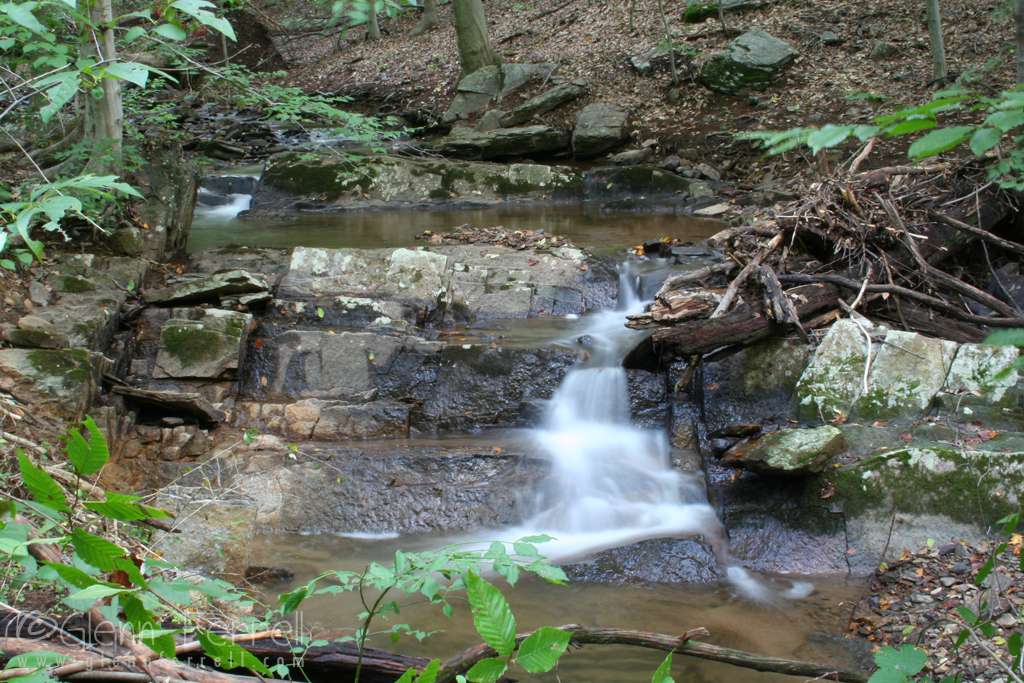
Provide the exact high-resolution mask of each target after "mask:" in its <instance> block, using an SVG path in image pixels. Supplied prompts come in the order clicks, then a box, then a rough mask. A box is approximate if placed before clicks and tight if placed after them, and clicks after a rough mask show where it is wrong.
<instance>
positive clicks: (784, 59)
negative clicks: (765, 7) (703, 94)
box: [700, 30, 797, 95]
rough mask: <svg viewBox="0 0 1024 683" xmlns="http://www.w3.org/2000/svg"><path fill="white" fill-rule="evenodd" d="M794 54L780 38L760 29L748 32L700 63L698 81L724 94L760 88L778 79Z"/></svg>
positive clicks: (794, 51)
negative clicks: (723, 49)
mask: <svg viewBox="0 0 1024 683" xmlns="http://www.w3.org/2000/svg"><path fill="white" fill-rule="evenodd" d="M796 54H797V53H796V50H794V49H793V48H792V47H791V46H790V45H789V43H787V42H785V41H783V40H779V39H778V38H775V37H773V36H770V35H768V34H767V33H765V32H764V31H760V30H754V31H748V32H747V33H744V34H743V35H741V36H740V37H738V38H736V39H735V40H733V41H732V43H730V44H729V49H728V50H726V51H724V52H718V53H716V54H714V55H712V56H711V57H710V58H709V59H708V60H707V62H705V63H704V66H703V68H702V69H701V71H700V82H701V83H703V84H704V85H705V86H707V87H708V88H709V89H711V90H714V91H715V92H720V93H723V94H727V95H734V94H737V93H739V92H742V91H744V90H748V89H759V88H763V87H765V86H766V85H768V84H769V83H771V82H772V81H774V80H775V79H776V78H778V76H779V75H780V74H781V73H782V70H783V69H784V68H785V67H786V66H787V65H788V64H789V63H790V62H791V61H793V58H794V57H795V56H796Z"/></svg>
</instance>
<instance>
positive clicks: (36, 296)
mask: <svg viewBox="0 0 1024 683" xmlns="http://www.w3.org/2000/svg"><path fill="white" fill-rule="evenodd" d="M52 293H53V292H51V291H50V288H49V287H47V286H46V285H44V284H43V283H42V282H40V281H39V280H32V282H30V283H29V284H28V298H29V300H31V301H32V303H33V304H35V305H36V306H45V305H46V304H48V303H49V302H50V295H51V294H52Z"/></svg>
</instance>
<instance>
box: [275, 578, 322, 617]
mask: <svg viewBox="0 0 1024 683" xmlns="http://www.w3.org/2000/svg"><path fill="white" fill-rule="evenodd" d="M314 587H315V586H314V582H313V581H310V582H309V583H308V584H306V585H305V586H299V587H298V588H296V589H295V590H293V591H289V592H288V593H281V594H280V595H279V596H277V600H278V602H279V603H281V613H282V614H291V613H292V612H294V611H295V610H296V609H298V607H299V605H301V604H302V601H303V600H305V599H306V598H308V597H309V595H310V594H311V593H312V592H313V589H314Z"/></svg>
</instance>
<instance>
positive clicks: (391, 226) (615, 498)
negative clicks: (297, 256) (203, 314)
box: [190, 194, 860, 683]
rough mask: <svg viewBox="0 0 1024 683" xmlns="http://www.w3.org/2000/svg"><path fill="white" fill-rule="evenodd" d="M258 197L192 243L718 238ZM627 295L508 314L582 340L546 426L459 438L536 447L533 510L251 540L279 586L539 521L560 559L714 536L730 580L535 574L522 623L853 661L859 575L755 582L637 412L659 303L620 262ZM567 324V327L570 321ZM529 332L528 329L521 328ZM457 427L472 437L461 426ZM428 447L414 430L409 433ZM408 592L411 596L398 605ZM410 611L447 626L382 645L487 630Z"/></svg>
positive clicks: (622, 665)
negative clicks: (558, 309) (686, 634)
mask: <svg viewBox="0 0 1024 683" xmlns="http://www.w3.org/2000/svg"><path fill="white" fill-rule="evenodd" d="M247 206H248V199H247V196H246V195H243V194H236V195H233V196H232V197H231V201H230V202H229V203H227V204H222V205H220V206H209V207H203V206H200V208H199V209H198V210H197V213H196V217H195V223H194V226H193V229H192V233H191V242H190V250H191V251H193V252H197V251H202V250H204V249H208V248H211V247H214V246H224V245H228V244H233V243H239V242H244V243H245V244H246V245H247V246H252V247H255V246H260V247H277V248H285V247H293V246H306V247H335V248H336V247H350V248H351V247H355V248H372V247H395V246H411V245H415V244H416V240H415V238H416V236H417V235H419V234H421V233H422V232H423V231H424V230H433V231H438V230H443V229H445V228H450V227H453V226H456V225H460V224H465V223H472V224H475V225H499V224H500V225H505V226H507V227H510V228H511V227H520V226H522V227H530V228H532V229H537V228H543V229H545V230H546V231H548V232H549V233H552V234H555V233H557V234H561V235H565V236H567V237H569V238H571V239H572V240H573V241H574V242H575V243H576V244H577V245H579V246H581V247H584V248H588V249H590V250H592V251H596V252H599V253H605V254H613V253H621V252H622V251H623V248H624V247H628V246H630V245H632V244H636V243H639V242H643V241H644V240H650V239H657V238H660V237H662V236H670V237H677V238H680V239H683V240H697V239H700V238H703V237H706V236H707V235H708V234H709V233H711V232H714V231H715V230H717V229H718V228H720V227H721V226H720V225H719V224H717V223H715V222H710V221H701V220H699V219H693V218H688V217H683V216H675V215H662V214H637V213H630V214H622V215H616V214H608V213H603V212H600V211H597V210H589V209H586V208H583V207H580V206H555V207H550V206H549V207H529V208H525V207H500V208H490V209H481V210H470V211H465V210H463V211H418V212H401V213H398V212H385V211H377V212H360V213H348V214H334V215H319V214H317V215H301V216H297V217H294V218H290V219H283V220H282V219H279V218H277V219H266V218H261V219H258V220H243V219H237V218H235V216H234V214H236V213H237V212H238V211H241V210H244V209H245V208H246V207H247ZM619 275H620V283H619V301H618V304H617V306H616V307H615V308H608V309H605V310H602V311H597V312H594V313H591V314H588V315H585V316H583V317H581V318H580V319H574V318H573V319H570V320H568V321H565V320H562V321H557V323H558V324H551V323H552V322H555V321H549V322H545V323H543V324H538V323H539V321H527V324H525V325H523V324H522V322H521V321H515V322H508V323H506V324H507V325H508V326H509V327H510V333H509V336H510V337H512V338H514V337H515V336H516V335H517V332H518V334H526V335H527V336H528V337H530V338H531V339H533V340H536V339H538V338H546V341H548V342H553V343H556V344H561V345H564V346H570V347H575V348H581V349H582V350H581V351H580V354H579V359H578V361H577V363H576V365H575V366H574V367H573V368H572V369H570V370H569V371H568V373H567V374H566V376H565V378H564V380H563V381H562V383H561V385H560V387H559V388H558V389H557V391H556V392H555V394H554V395H553V396H552V398H551V399H550V400H549V401H548V402H547V405H546V407H545V408H544V411H543V414H542V415H541V416H540V417H539V419H538V420H537V424H536V425H535V426H534V427H532V428H528V429H520V430H506V431H503V432H497V431H494V432H488V431H484V432H483V433H480V434H473V435H468V436H466V437H464V438H467V439H470V440H472V441H474V442H477V443H479V441H480V440H482V441H483V442H485V443H487V444H493V446H492V447H493V448H496V449H497V448H500V446H499V445H498V444H500V443H502V441H501V440H502V439H508V438H512V439H515V440H516V441H517V442H519V443H520V444H524V445H525V446H524V447H525V449H526V450H527V452H528V453H530V454H531V455H532V456H535V457H538V458H542V459H543V460H545V461H546V462H547V464H548V474H547V475H546V477H545V479H544V480H543V481H542V482H541V483H540V484H539V485H538V486H537V487H536V488H535V489H534V490H524V491H518V492H517V494H518V495H519V496H520V497H521V498H522V499H523V500H524V501H525V502H524V505H523V510H525V511H527V514H525V515H524V516H523V519H522V520H521V521H520V522H519V523H518V524H516V525H514V526H512V527H506V528H499V529H484V530H474V531H472V532H467V533H466V534H463V535H450V534H449V535H446V536H440V535H418V536H412V535H406V536H398V535H397V534H390V533H386V531H385V532H381V533H376V534H366V533H351V532H350V531H349V530H341V529H339V530H336V531H337V532H338V533H337V534H334V535H318V536H295V535H276V536H263V537H260V538H259V539H258V540H257V541H256V543H255V544H253V545H252V546H251V547H250V548H249V553H248V554H249V558H248V559H249V562H250V563H251V564H253V565H274V566H283V567H284V568H286V569H288V570H289V571H291V572H293V573H294V580H293V581H289V582H286V583H282V584H277V585H274V586H272V590H269V588H268V593H267V598H268V599H273V594H275V593H277V592H280V591H283V590H286V589H288V588H290V587H292V586H294V585H298V584H300V583H302V582H305V581H308V580H309V579H311V578H313V577H314V576H316V575H317V574H318V573H320V572H321V571H324V570H326V569H349V570H358V569H361V568H362V567H363V566H364V565H365V564H366V563H367V562H368V561H374V560H376V561H385V562H386V561H389V560H390V558H391V557H392V556H393V553H394V551H395V550H397V549H401V550H404V551H416V550H427V549H431V548H436V547H438V546H439V545H443V544H447V543H452V542H463V543H465V542H469V543H477V542H479V543H484V544H486V543H489V542H491V541H494V540H504V541H512V540H515V539H517V538H520V537H523V536H527V535H533V534H538V533H544V534H548V535H550V536H551V537H553V538H554V539H555V540H553V541H550V542H548V543H544V544H542V545H540V547H539V549H540V550H541V552H542V553H543V554H545V555H546V556H547V557H548V558H549V559H551V560H553V561H556V562H558V563H563V564H567V563H576V562H586V561H587V560H589V559H591V558H593V557H594V556H595V554H597V553H599V552H601V551H605V550H608V549H613V548H623V547H627V546H630V545H631V544H636V543H638V542H641V541H645V540H649V539H672V538H685V537H692V536H701V537H702V538H703V539H704V540H705V542H706V543H707V544H708V546H710V547H711V548H712V550H713V551H714V554H715V556H716V557H717V559H718V564H719V567H720V568H721V570H722V571H723V574H724V576H725V577H726V579H725V580H724V581H721V582H719V583H717V584H710V585H690V584H683V585H674V584H659V583H630V584H626V585H616V584H607V583H606V584H601V583H587V582H574V583H570V585H568V586H562V587H560V586H553V585H549V584H546V583H543V582H541V581H539V580H536V579H534V578H530V577H527V578H524V579H523V580H522V581H521V583H520V585H517V586H516V587H515V588H514V589H511V590H505V593H506V594H507V596H508V597H509V600H510V603H511V605H512V607H513V609H514V611H515V614H516V617H517V620H518V626H519V629H520V630H524V629H527V628H533V627H537V626H541V625H556V624H561V623H565V622H575V623H581V624H584V625H601V626H616V627H621V628H636V629H642V630H650V631H660V632H665V633H681V632H683V631H685V630H687V629H689V628H694V627H698V626H703V627H705V628H707V629H708V630H709V631H710V632H711V633H712V638H713V642H715V643H716V644H719V645H723V646H733V647H737V648H740V649H745V650H748V651H753V652H758V653H763V654H769V655H776V656H789V657H795V658H800V659H806V660H820V661H828V662H834V663H836V664H837V665H847V664H852V660H853V655H852V654H851V653H850V652H849V651H848V650H846V649H845V648H844V646H843V644H842V638H841V635H842V629H843V628H844V626H845V622H846V619H847V618H848V616H849V612H850V609H851V606H852V605H851V603H850V602H849V601H850V600H852V599H856V596H857V594H858V589H859V587H860V586H859V585H858V583H857V582H853V581H850V582H847V581H843V580H841V579H836V578H829V579H815V580H814V581H813V582H806V581H799V582H792V581H788V580H786V579H785V577H760V576H755V575H754V574H752V573H749V572H747V571H746V570H745V569H743V568H742V567H740V566H738V565H736V564H734V563H733V562H732V561H731V560H730V558H729V556H728V552H727V551H726V550H725V547H726V545H727V544H726V541H725V532H724V529H723V528H722V525H721V523H720V522H719V520H718V518H717V516H716V514H715V511H714V509H713V508H712V506H711V505H710V504H709V503H708V500H707V496H706V493H705V486H704V480H703V477H702V476H701V473H700V472H697V473H692V472H683V471H680V470H679V469H677V468H676V467H674V466H673V452H672V451H673V449H672V447H671V445H670V443H669V439H668V435H667V434H666V433H665V431H664V430H663V429H650V428H646V429H645V428H640V427H638V426H635V425H634V424H633V421H632V418H631V415H630V397H629V393H628V384H627V375H626V371H625V370H624V369H623V367H622V362H623V359H624V357H625V355H626V353H627V352H628V351H629V350H630V349H631V348H632V347H633V346H635V344H636V342H637V339H638V338H642V334H643V333H642V332H637V331H633V330H629V329H627V328H626V327H625V326H624V325H623V322H624V319H625V316H626V315H628V314H630V313H637V312H641V311H642V310H643V309H644V307H645V305H646V303H648V302H646V301H644V299H643V297H642V295H641V293H640V289H641V288H640V287H639V276H638V275H637V273H635V272H634V271H633V270H632V269H631V265H630V263H629V262H628V261H626V262H624V263H623V264H621V265H620V267H619ZM563 323H565V324H563ZM519 326H522V328H523V331H518V330H516V331H513V329H512V328H518V327H519ZM449 438H459V437H457V436H456V437H449ZM411 443H413V444H415V443H416V441H415V439H414V440H412V442H411ZM401 602H402V601H400V604H401ZM361 610H362V607H361V605H359V604H358V599H357V598H356V596H354V595H339V596H332V597H331V598H330V599H313V600H310V601H309V602H307V603H306V604H305V605H304V608H303V612H302V614H301V616H300V617H299V618H300V619H301V620H302V624H301V626H302V628H304V629H312V631H313V632H315V633H318V634H323V636H322V637H332V636H333V637H339V636H341V635H346V634H350V633H351V630H350V627H351V625H352V624H355V623H356V621H357V618H356V615H357V614H358V613H359V612H360V611H361ZM397 620H398V621H400V622H406V623H409V624H411V625H412V626H413V627H414V628H419V629H423V630H427V631H431V630H438V632H437V633H435V634H434V635H432V636H431V637H430V638H429V639H427V640H426V641H425V642H423V643H418V642H417V641H416V640H415V639H413V638H405V639H403V640H402V641H400V642H399V643H397V644H392V643H389V642H388V640H387V639H386V637H381V638H378V639H376V640H374V641H372V642H371V643H370V644H371V645H374V646H377V647H383V648H391V649H396V650H399V651H401V652H405V653H409V654H423V655H431V656H437V655H440V656H447V655H450V654H453V653H455V652H457V651H458V650H460V649H462V648H464V647H466V646H468V645H470V644H473V643H475V642H477V641H478V637H477V636H476V635H475V634H474V633H473V631H472V624H471V620H470V619H469V616H468V613H467V611H465V610H459V609H456V612H455V614H454V616H453V617H452V618H451V619H445V618H444V617H443V616H442V615H441V614H440V611H439V610H438V609H437V608H436V607H432V606H430V605H427V604H424V603H422V601H421V600H418V599H415V598H412V599H407V600H406V601H405V604H403V609H402V611H401V614H400V615H399V616H398V617H397ZM662 656H663V655H660V654H658V653H654V652H645V651H638V650H636V649H631V648H620V647H600V648H597V647H595V648H590V649H588V650H587V651H586V653H584V654H582V655H574V656H570V657H567V658H566V659H565V660H563V664H562V665H561V668H560V674H559V675H561V676H563V677H564V680H576V681H593V682H598V683H600V682H608V683H611V682H613V681H627V680H634V681H641V680H646V679H647V678H649V676H650V673H651V672H652V671H653V670H654V669H655V668H656V667H657V664H658V662H659V661H660V659H661V658H662ZM676 670H677V671H679V670H683V671H684V672H685V673H684V678H685V680H686V681H708V682H712V681H714V682H719V683H726V682H732V681H736V682H746V681H750V682H754V681H774V680H779V681H785V680H793V679H792V678H789V677H784V676H775V675H768V674H761V673H756V672H752V671H748V670H743V669H736V668H733V667H729V666H725V665H720V664H713V663H706V662H699V661H679V662H678V664H677V669H676ZM520 674H521V672H517V674H516V677H517V679H519V680H526V681H533V680H536V681H542V680H543V681H553V680H558V679H557V678H556V676H555V675H554V674H548V675H544V676H528V675H525V674H522V675H520Z"/></svg>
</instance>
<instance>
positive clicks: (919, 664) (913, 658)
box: [868, 645, 928, 683]
mask: <svg viewBox="0 0 1024 683" xmlns="http://www.w3.org/2000/svg"><path fill="white" fill-rule="evenodd" d="M927 663H928V656H927V655H925V653H924V652H921V651H920V650H918V649H917V648H915V647H911V646H910V645H901V646H900V649H898V650H897V649H896V648H894V647H886V648H882V649H881V650H879V651H878V652H876V653H875V664H877V665H878V671H876V672H875V673H873V674H872V675H871V678H869V679H868V683H905V682H906V680H907V679H908V678H910V677H912V676H915V675H916V674H918V673H920V671H921V670H922V669H924V667H925V665H926V664H927Z"/></svg>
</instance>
